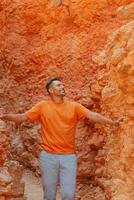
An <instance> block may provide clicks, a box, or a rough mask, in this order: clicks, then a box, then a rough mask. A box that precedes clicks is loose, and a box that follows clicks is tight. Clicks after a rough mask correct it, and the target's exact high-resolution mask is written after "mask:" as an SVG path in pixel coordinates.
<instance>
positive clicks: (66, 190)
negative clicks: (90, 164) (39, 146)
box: [39, 151, 77, 200]
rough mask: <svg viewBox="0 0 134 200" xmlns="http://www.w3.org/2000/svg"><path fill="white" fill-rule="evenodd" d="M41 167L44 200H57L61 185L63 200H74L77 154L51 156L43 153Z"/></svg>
mask: <svg viewBox="0 0 134 200" xmlns="http://www.w3.org/2000/svg"><path fill="white" fill-rule="evenodd" d="M39 165H40V170H41V176H42V183H43V190H44V200H56V192H57V185H58V184H60V190H61V196H62V200H74V198H75V189H76V170H77V160H76V155H75V154H67V155H66V154H64V155H63V154H62V155H60V154H51V153H47V152H45V151H41V152H40V154H39Z"/></svg>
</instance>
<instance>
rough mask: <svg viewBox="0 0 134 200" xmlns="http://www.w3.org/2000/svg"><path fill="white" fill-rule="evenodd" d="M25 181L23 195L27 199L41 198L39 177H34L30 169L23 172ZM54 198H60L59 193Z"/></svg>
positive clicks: (59, 199)
mask: <svg viewBox="0 0 134 200" xmlns="http://www.w3.org/2000/svg"><path fill="white" fill-rule="evenodd" d="M23 180H24V182H25V197H26V199H27V200H37V199H38V200H43V190H42V185H41V179H40V178H38V177H35V176H34V175H33V173H32V172H31V171H30V170H25V171H24V173H23ZM56 200H61V198H60V194H59V193H58V194H57V198H56Z"/></svg>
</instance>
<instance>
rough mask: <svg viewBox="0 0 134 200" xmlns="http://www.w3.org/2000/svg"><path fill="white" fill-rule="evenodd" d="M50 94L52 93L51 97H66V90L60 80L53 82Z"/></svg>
mask: <svg viewBox="0 0 134 200" xmlns="http://www.w3.org/2000/svg"><path fill="white" fill-rule="evenodd" d="M49 92H50V95H53V96H60V97H64V96H65V89H64V85H63V83H62V82H61V81H58V80H55V81H53V83H52V85H51V87H50V89H49Z"/></svg>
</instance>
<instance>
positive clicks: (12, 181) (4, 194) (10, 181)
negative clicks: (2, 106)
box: [0, 121, 24, 200]
mask: <svg viewBox="0 0 134 200" xmlns="http://www.w3.org/2000/svg"><path fill="white" fill-rule="evenodd" d="M9 134H10V133H9V132H8V131H7V129H6V125H5V123H3V122H2V121H0V155H1V158H0V200H12V198H13V199H14V200H24V198H23V196H24V183H23V181H22V166H20V164H19V163H18V162H17V161H12V160H11V159H10V160H9V157H10V148H11V145H10V137H9Z"/></svg>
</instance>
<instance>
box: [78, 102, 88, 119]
mask: <svg viewBox="0 0 134 200" xmlns="http://www.w3.org/2000/svg"><path fill="white" fill-rule="evenodd" d="M75 111H76V115H77V119H78V120H84V119H86V118H87V117H88V113H89V110H88V109H87V108H86V107H84V106H83V105H81V104H80V103H75Z"/></svg>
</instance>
